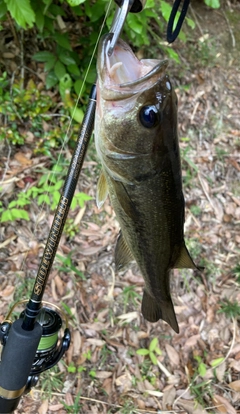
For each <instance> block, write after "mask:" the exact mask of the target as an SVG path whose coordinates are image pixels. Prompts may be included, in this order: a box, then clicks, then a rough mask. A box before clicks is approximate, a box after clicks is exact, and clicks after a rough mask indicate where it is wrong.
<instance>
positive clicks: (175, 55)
mask: <svg viewBox="0 0 240 414" xmlns="http://www.w3.org/2000/svg"><path fill="white" fill-rule="evenodd" d="M166 51H167V53H168V55H169V57H170V58H171V59H173V60H175V62H177V63H180V59H179V56H178V53H177V52H175V50H173V49H172V48H171V47H167V49H166Z"/></svg>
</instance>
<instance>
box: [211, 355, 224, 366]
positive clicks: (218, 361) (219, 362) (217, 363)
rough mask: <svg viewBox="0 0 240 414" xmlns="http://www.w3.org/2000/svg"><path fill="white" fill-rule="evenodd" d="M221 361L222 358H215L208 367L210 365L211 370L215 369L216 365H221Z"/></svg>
mask: <svg viewBox="0 0 240 414" xmlns="http://www.w3.org/2000/svg"><path fill="white" fill-rule="evenodd" d="M223 361H224V357H220V358H216V359H213V360H212V361H211V362H210V365H211V366H212V367H213V368H215V367H216V366H217V365H219V364H221V363H222V362H223Z"/></svg>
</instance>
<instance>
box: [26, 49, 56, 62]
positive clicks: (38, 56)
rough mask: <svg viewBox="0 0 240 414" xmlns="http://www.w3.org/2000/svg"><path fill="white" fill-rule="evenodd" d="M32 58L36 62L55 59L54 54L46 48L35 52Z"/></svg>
mask: <svg viewBox="0 0 240 414" xmlns="http://www.w3.org/2000/svg"><path fill="white" fill-rule="evenodd" d="M32 58H33V59H34V60H36V61H37V62H48V61H49V60H50V61H51V60H52V59H56V56H55V55H54V54H53V53H51V52H49V51H48V50H43V51H42V52H37V53H35V54H34V55H33V57H32Z"/></svg>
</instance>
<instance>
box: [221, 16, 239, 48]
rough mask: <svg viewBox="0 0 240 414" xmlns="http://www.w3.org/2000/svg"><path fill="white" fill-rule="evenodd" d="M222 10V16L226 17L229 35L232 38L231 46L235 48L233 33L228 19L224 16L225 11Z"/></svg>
mask: <svg viewBox="0 0 240 414" xmlns="http://www.w3.org/2000/svg"><path fill="white" fill-rule="evenodd" d="M222 12H223V16H224V17H225V19H226V22H227V25H228V29H229V32H230V35H231V38H232V47H233V48H235V47H236V39H235V36H234V34H233V31H232V28H231V26H230V24H229V20H228V18H227V16H226V13H225V11H224V10H223V11H222Z"/></svg>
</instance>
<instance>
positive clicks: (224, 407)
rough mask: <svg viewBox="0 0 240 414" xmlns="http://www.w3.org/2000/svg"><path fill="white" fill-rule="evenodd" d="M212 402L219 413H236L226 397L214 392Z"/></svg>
mask: <svg viewBox="0 0 240 414" xmlns="http://www.w3.org/2000/svg"><path fill="white" fill-rule="evenodd" d="M213 402H214V404H215V405H217V410H218V411H219V412H220V413H224V414H237V412H236V410H235V408H233V406H232V405H231V404H230V402H229V401H228V400H227V399H226V398H224V397H222V396H221V395H217V394H215V395H214V396H213Z"/></svg>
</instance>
